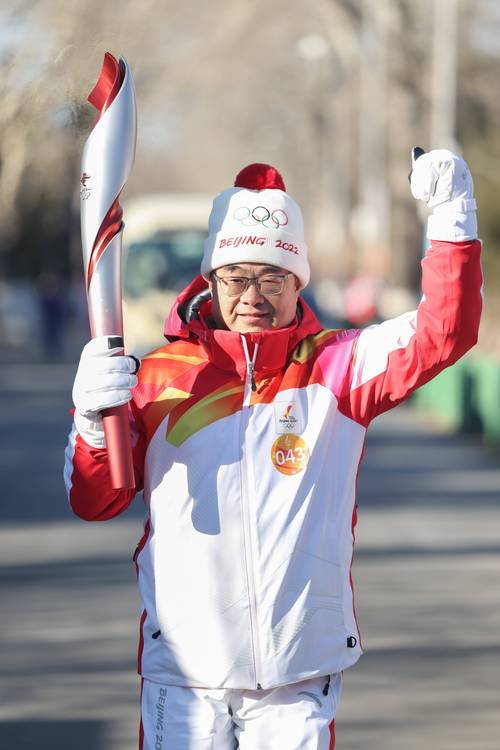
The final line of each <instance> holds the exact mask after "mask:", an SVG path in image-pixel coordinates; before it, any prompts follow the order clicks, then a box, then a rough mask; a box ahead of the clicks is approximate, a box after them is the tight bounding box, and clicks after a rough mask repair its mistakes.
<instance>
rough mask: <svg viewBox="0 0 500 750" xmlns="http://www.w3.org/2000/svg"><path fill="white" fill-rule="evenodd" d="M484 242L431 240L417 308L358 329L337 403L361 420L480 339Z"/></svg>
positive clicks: (406, 392) (364, 421)
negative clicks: (482, 245)
mask: <svg viewBox="0 0 500 750" xmlns="http://www.w3.org/2000/svg"><path fill="white" fill-rule="evenodd" d="M480 253H481V243H480V242H479V241H478V240H475V241H472V242H460V243H452V242H441V241H439V242H438V241H433V242H432V243H431V247H430V249H429V250H428V251H427V254H426V257H425V258H424V259H423V261H422V290H423V297H422V301H421V302H420V305H419V307H418V309H417V310H415V311H413V312H410V313H406V314H404V315H401V316H400V317H398V318H394V319H392V320H387V321H385V322H384V323H381V324H380V325H374V326H370V327H369V328H366V329H364V330H362V331H361V332H360V333H359V336H358V338H357V340H356V341H355V343H354V346H353V353H352V363H351V367H350V368H349V372H348V377H347V382H346V383H345V386H344V388H343V394H342V397H341V399H340V402H339V408H340V410H341V411H342V412H343V413H345V414H346V415H347V416H350V417H351V418H352V419H354V420H355V421H357V422H359V423H360V424H363V425H365V426H366V425H368V423H369V422H370V420H371V419H373V418H374V417H376V416H377V415H378V414H381V413H382V412H384V411H387V410H388V409H391V408H392V407H393V406H396V404H398V403H400V402H401V401H403V400H404V399H405V398H406V397H407V396H409V395H410V394H411V393H412V392H413V391H414V390H415V389H416V388H418V387H419V386H421V385H423V384H424V383H427V382H428V381H429V380H431V379H432V378H433V377H434V376H435V375H437V374H438V373H439V372H441V370H443V369H444V368H445V367H448V366H449V365H452V364H453V363H454V362H456V361H457V360H458V359H459V358H460V357H461V356H462V355H463V354H465V352H467V351H468V350H469V349H470V348H471V347H472V346H474V344H475V343H476V341H477V336H478V330H479V320H480V317H481V309H482V293H481V285H482V274H481V265H480Z"/></svg>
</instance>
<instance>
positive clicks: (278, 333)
mask: <svg viewBox="0 0 500 750" xmlns="http://www.w3.org/2000/svg"><path fill="white" fill-rule="evenodd" d="M207 286H208V285H207V282H206V281H205V279H204V278H203V277H202V276H198V277H197V278H196V279H195V280H194V281H193V282H192V283H191V284H190V285H189V286H188V287H186V289H184V291H183V292H181V294H179V296H178V298H177V300H176V302H175V303H174V305H173V307H172V309H171V311H170V314H169V316H168V318H167V321H166V323H165V337H166V338H167V339H168V340H169V341H172V340H175V339H197V340H198V341H199V343H200V344H201V346H202V347H203V349H204V350H205V352H206V354H207V357H208V358H209V360H210V361H211V362H212V363H213V364H214V365H216V367H220V368H221V369H223V370H228V371H231V372H235V371H236V372H237V373H238V374H239V375H240V377H241V378H244V377H245V373H246V372H247V366H248V361H247V357H246V356H245V351H244V346H243V342H242V337H243V336H244V337H245V339H246V342H247V347H248V352H249V354H250V357H252V355H253V352H254V349H255V345H258V350H257V356H256V360H255V372H256V373H258V374H259V375H260V376H261V377H262V376H265V375H266V374H267V373H271V372H273V371H276V370H279V369H281V368H282V367H284V366H285V365H286V363H287V362H288V360H289V358H290V355H291V353H292V352H293V350H294V349H295V347H296V346H297V344H298V343H299V342H300V341H302V339H304V338H305V337H306V336H309V335H311V334H314V333H318V332H319V331H321V329H322V326H321V324H320V322H319V321H318V319H317V318H316V316H315V315H314V313H313V312H312V310H311V309H310V308H309V307H308V305H307V304H306V303H305V302H304V300H303V299H302V298H301V297H300V298H299V305H300V311H301V316H300V318H301V319H300V320H299V319H298V317H297V318H295V320H294V321H293V322H292V323H291V325H290V326H287V327H286V328H279V329H276V330H268V331H262V332H260V333H245V334H241V333H238V332H237V331H227V330H223V329H220V328H210V327H209V320H210V317H211V301H208V302H206V303H205V304H204V305H202V307H201V308H200V314H199V316H198V319H196V320H192V321H190V322H188V323H186V322H185V321H184V320H183V318H182V309H183V306H185V304H186V303H187V302H188V301H189V300H191V299H192V298H193V297H194V296H195V295H197V294H199V293H200V292H202V291H204V290H205V289H206V288H207Z"/></svg>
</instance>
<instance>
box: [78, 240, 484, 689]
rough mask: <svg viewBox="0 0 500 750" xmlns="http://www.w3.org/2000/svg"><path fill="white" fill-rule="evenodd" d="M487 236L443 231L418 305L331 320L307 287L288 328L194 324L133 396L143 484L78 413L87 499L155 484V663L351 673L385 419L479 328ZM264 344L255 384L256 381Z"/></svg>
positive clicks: (144, 667)
mask: <svg viewBox="0 0 500 750" xmlns="http://www.w3.org/2000/svg"><path fill="white" fill-rule="evenodd" d="M479 255H480V243H479V242H478V241H473V242H462V243H448V242H436V241H434V242H432V247H431V248H430V250H429V251H428V252H427V256H426V258H425V259H424V260H423V262H422V270H423V282H422V283H423V291H424V296H423V299H422V302H421V303H420V305H419V307H418V310H416V311H414V312H409V313H407V314H405V315H401V316H400V317H398V318H395V319H393V320H388V321H386V322H384V323H382V324H380V325H374V326H371V327H369V328H366V329H364V330H362V331H360V330H325V329H322V328H321V325H320V324H319V323H318V321H317V320H316V318H315V317H314V315H313V314H312V313H311V311H310V310H309V309H308V308H307V306H306V305H305V303H303V302H301V309H302V316H301V319H300V321H299V320H296V321H295V322H294V323H293V324H292V325H291V326H290V327H289V328H285V329H281V330H276V331H266V332H264V333H252V334H246V335H245V336H242V335H240V334H239V333H237V332H232V331H226V330H214V329H211V328H209V327H208V326H207V325H206V323H205V317H204V316H205V315H206V314H208V313H209V307H208V306H209V303H207V306H206V309H205V310H203V308H202V315H201V318H200V320H199V321H195V322H192V323H189V324H186V323H184V322H183V321H182V320H181V318H180V317H179V314H178V307H179V305H181V304H182V303H183V302H185V300H186V299H188V298H190V297H192V296H193V295H194V294H196V293H197V292H198V291H200V290H201V289H202V288H203V287H204V285H205V282H204V281H203V279H201V277H200V278H198V279H197V280H196V281H195V282H193V284H191V286H190V287H189V288H188V289H187V290H186V291H185V292H184V293H183V294H182V295H181V296H180V298H179V300H178V304H177V305H176V307H175V308H174V309H173V311H172V313H171V315H170V318H169V321H168V322H167V326H166V334H167V335H168V336H169V337H175V340H173V341H172V342H171V343H168V344H166V345H165V346H163V347H161V348H160V349H158V350H156V351H154V352H153V353H152V354H149V355H147V356H145V357H144V358H143V360H142V367H141V369H140V371H139V384H138V386H137V387H136V388H135V390H134V395H133V400H132V402H131V416H132V422H133V431H134V441H135V448H134V462H135V471H136V478H137V486H136V488H135V489H134V490H133V491H125V490H120V491H116V490H112V489H111V488H110V485H109V478H108V477H109V475H108V466H107V457H106V451H105V449H96V448H91V447H90V446H89V445H87V444H86V443H85V442H84V441H83V439H82V438H81V436H80V435H78V434H77V433H76V431H75V430H73V432H72V433H71V435H70V440H69V445H68V448H67V451H66V468H65V477H66V483H67V488H68V493H69V499H70V503H71V506H72V508H73V510H74V512H75V513H76V514H77V515H78V516H80V517H81V518H84V519H86V520H89V521H102V520H106V519H108V518H112V517H113V516H116V515H117V514H119V513H120V512H121V511H123V510H124V509H125V508H126V507H127V506H128V505H129V503H130V502H131V501H132V499H133V497H134V495H135V494H136V492H139V491H140V490H143V491H144V503H145V506H146V512H147V516H146V524H145V531H144V535H143V537H142V539H141V540H140V542H139V544H138V547H137V551H136V555H135V560H136V564H137V569H138V578H139V587H140V593H141V597H142V603H143V608H144V610H143V614H142V618H141V637H140V649H139V651H140V653H139V671H140V672H141V673H142V675H143V676H144V677H146V678H148V679H150V680H153V681H160V682H164V683H167V684H172V685H191V686H200V687H201V686H203V687H212V688H217V687H224V688H240V689H252V688H256V687H258V686H261V687H262V688H264V689H267V688H272V687H274V686H277V685H282V684H286V683H291V682H296V681H299V680H303V679H306V678H309V677H313V676H314V675H327V674H330V673H334V672H338V671H339V670H343V669H345V668H347V667H349V666H351V665H352V664H353V663H354V662H356V661H357V659H358V658H359V656H360V654H361V646H360V638H359V632H358V626H357V623H356V617H355V611H354V601H353V587H352V580H351V562H352V556H353V545H354V526H355V523H356V510H355V499H356V477H357V474H358V469H359V466H360V462H361V458H362V454H363V446H364V442H365V434H366V429H367V427H368V425H369V423H370V421H371V420H372V419H373V418H374V417H376V416H377V415H378V414H381V413H382V412H384V411H387V410H388V409H391V408H392V407H393V406H396V405H397V404H398V403H400V402H401V401H403V400H404V399H405V398H406V397H407V396H408V395H409V394H410V393H412V392H413V391H414V390H415V389H416V388H418V387H419V386H420V385H422V384H423V383H425V382H427V381H428V380H430V379H431V378H432V377H434V376H435V375H436V374H437V373H438V372H439V371H440V370H442V369H443V368H445V367H447V366H448V365H451V364H453V363H454V362H455V361H456V360H457V359H458V358H459V357H461V356H462V355H463V354H464V353H465V352H466V351H467V350H468V349H470V348H471V347H472V346H473V345H474V343H475V342H476V339H477V333H478V325H479V318H480V313H481V282H482V279H481V270H480V262H479ZM252 360H253V364H254V376H253V377H254V384H253V385H254V389H253V388H252V364H251V363H252Z"/></svg>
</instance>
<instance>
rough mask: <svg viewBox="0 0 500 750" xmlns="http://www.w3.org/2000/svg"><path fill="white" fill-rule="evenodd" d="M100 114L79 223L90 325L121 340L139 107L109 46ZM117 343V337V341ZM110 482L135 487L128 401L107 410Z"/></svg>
mask: <svg viewBox="0 0 500 750" xmlns="http://www.w3.org/2000/svg"><path fill="white" fill-rule="evenodd" d="M88 99H89V102H90V103H91V104H93V105H94V106H95V107H96V109H97V111H98V117H97V120H96V121H95V123H94V127H93V129H92V131H91V133H90V135H89V137H88V138H87V141H86V143H85V146H84V150H83V156H82V175H81V178H80V182H81V189H80V197H81V201H80V204H81V229H82V250H83V264H84V272H85V284H86V289H87V301H88V310H89V321H90V330H91V334H92V336H93V337H95V336H114V337H116V336H118V337H120V339H121V344H122V345H123V314H122V283H121V249H122V233H123V227H124V224H123V220H122V208H121V205H120V203H119V199H120V194H121V192H122V190H123V187H124V185H125V183H126V181H127V179H128V177H129V175H130V172H131V170H132V166H133V163H134V157H135V146H136V138H137V111H136V102H135V91H134V84H133V81H132V76H131V73H130V69H129V67H128V65H127V63H126V61H125V60H124V59H123V58H120V60H119V61H118V60H116V58H115V57H113V55H111V54H109V52H106V54H105V56H104V62H103V66H102V70H101V73H100V75H99V78H98V80H97V83H96V85H95V86H94V88H93V89H92V91H91V93H90V94H89V97H88ZM113 343H114V345H115V346H116V345H117V342H116V340H115V341H114V342H113ZM103 419H104V430H105V434H106V447H107V452H108V460H109V466H110V476H111V483H112V486H113V487H114V488H115V489H121V488H133V487H134V484H135V483H134V469H133V461H132V448H131V439H130V427H129V418H128V406H127V405H126V404H125V405H124V406H119V407H116V408H113V409H107V410H106V411H105V412H104V413H103Z"/></svg>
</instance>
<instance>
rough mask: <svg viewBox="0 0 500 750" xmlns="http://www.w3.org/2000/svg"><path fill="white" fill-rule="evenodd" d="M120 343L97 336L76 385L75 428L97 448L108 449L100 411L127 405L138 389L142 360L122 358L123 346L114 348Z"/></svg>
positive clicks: (84, 355) (86, 351) (82, 362)
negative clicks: (137, 373)
mask: <svg viewBox="0 0 500 750" xmlns="http://www.w3.org/2000/svg"><path fill="white" fill-rule="evenodd" d="M117 339H119V337H116V336H98V337H97V338H95V339H91V341H89V343H88V344H86V345H85V346H84V348H83V351H82V354H81V357H80V364H79V365H78V370H77V372H76V376H75V382H74V385H73V403H74V405H75V415H74V421H75V426H76V429H77V430H78V432H79V433H80V435H81V436H82V437H83V439H84V440H85V442H87V443H88V444H89V445H92V446H93V447H94V448H104V447H105V446H106V441H105V437H104V427H103V422H102V416H101V411H102V410H103V409H109V408H110V407H112V406H121V405H122V404H126V403H127V402H128V401H130V399H131V398H132V393H131V389H132V388H134V387H135V386H136V385H137V375H136V374H135V373H136V372H137V370H138V369H139V364H140V363H139V360H137V359H136V358H135V357H128V356H125V355H123V354H122V353H121V352H122V351H123V347H122V346H113V344H115V343H116V342H117ZM110 347H111V348H110Z"/></svg>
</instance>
